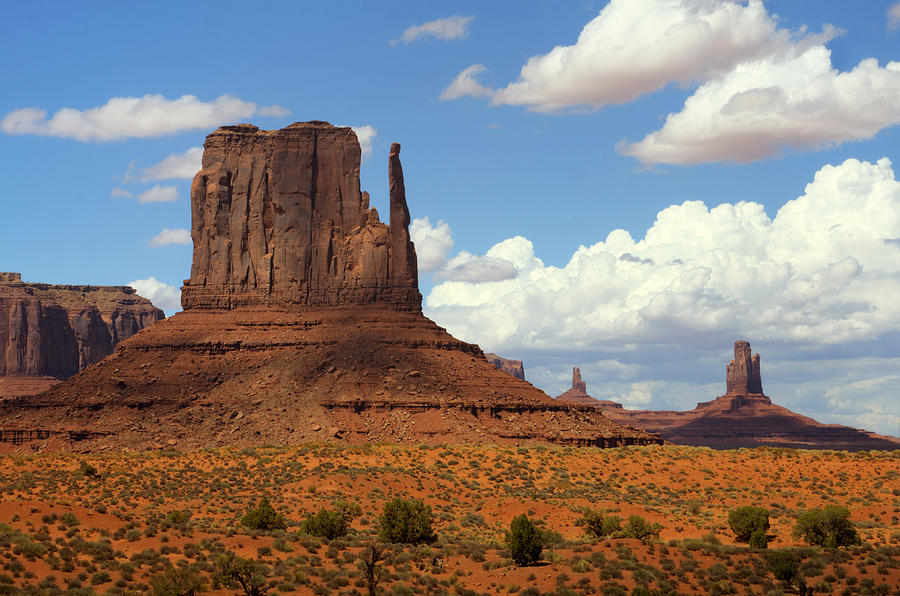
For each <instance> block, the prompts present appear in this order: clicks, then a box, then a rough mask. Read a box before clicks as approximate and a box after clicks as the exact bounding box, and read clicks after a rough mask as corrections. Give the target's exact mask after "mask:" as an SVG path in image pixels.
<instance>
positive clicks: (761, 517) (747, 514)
mask: <svg viewBox="0 0 900 596" xmlns="http://www.w3.org/2000/svg"><path fill="white" fill-rule="evenodd" d="M728 525H729V526H731V531H732V532H734V535H735V537H736V538H737V539H738V540H739V541H740V542H749V541H750V537H751V536H752V535H753V533H754V532H759V531H761V532H762V534H763V537H765V533H766V530H768V529H769V511H768V509H765V508H763V507H753V506H750V505H747V506H745V507H738V508H737V509H733V510H731V512H730V513H729V514H728Z"/></svg>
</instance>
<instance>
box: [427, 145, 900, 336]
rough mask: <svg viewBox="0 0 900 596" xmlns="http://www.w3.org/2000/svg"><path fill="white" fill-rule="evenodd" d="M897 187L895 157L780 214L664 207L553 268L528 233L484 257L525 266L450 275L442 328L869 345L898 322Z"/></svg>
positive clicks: (820, 178) (835, 179)
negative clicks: (644, 223) (471, 279)
mask: <svg viewBox="0 0 900 596" xmlns="http://www.w3.org/2000/svg"><path fill="white" fill-rule="evenodd" d="M897 237H900V183H898V182H897V181H896V180H895V179H894V174H893V170H892V169H891V164H890V161H889V160H887V159H886V158H885V159H882V160H880V161H879V162H878V163H877V164H872V163H867V162H860V161H857V160H853V159H850V160H847V161H846V162H844V163H843V164H841V165H838V166H825V167H823V168H822V169H821V170H820V171H819V172H817V173H816V175H815V179H814V180H813V182H812V183H810V184H809V185H808V186H807V188H806V194H804V195H803V196H801V197H799V198H797V199H795V200H793V201H789V202H788V203H786V204H785V205H784V206H783V207H782V208H781V209H780V210H779V211H778V213H777V214H776V216H775V217H774V218H772V219H770V218H769V216H768V215H767V214H766V212H765V210H764V208H763V206H762V205H761V204H759V203H754V202H740V203H737V204H728V203H725V204H722V205H719V206H717V207H714V208H712V209H710V208H708V207H707V206H706V205H705V204H704V203H703V202H701V201H687V202H685V203H683V204H681V205H672V206H670V207H667V208H666V209H664V210H663V211H661V212H660V213H659V214H658V215H657V218H656V221H655V222H654V224H653V226H652V227H651V228H650V229H649V230H648V231H647V233H646V234H645V236H644V238H642V239H640V240H637V241H635V240H634V239H633V238H632V237H631V235H630V234H629V233H628V232H626V231H624V230H613V231H612V232H610V233H609V235H608V236H607V238H606V240H605V241H601V242H597V243H596V244H594V245H592V246H589V247H584V246H582V247H580V248H579V249H578V250H577V251H576V252H575V254H574V255H572V258H571V260H570V261H569V262H568V264H567V265H566V266H565V267H562V268H557V267H548V266H545V265H544V264H543V262H542V261H541V260H540V259H539V258H537V256H535V255H534V252H533V247H532V245H531V242H529V241H528V240H527V239H525V238H522V237H516V238H511V239H508V240H505V241H503V242H501V243H499V244H497V245H495V246H494V247H493V248H492V249H491V250H489V251H488V252H487V254H486V255H485V256H486V257H493V258H502V259H505V260H507V261H509V262H510V263H512V264H513V266H514V267H515V269H516V270H517V272H518V273H517V275H516V276H515V277H511V278H509V279H505V280H502V281H498V282H496V283H493V284H486V283H479V284H470V283H464V282H459V281H456V282H446V283H443V284H440V285H438V286H436V287H435V288H434V289H433V290H432V292H431V294H430V295H429V296H428V306H429V308H430V309H432V311H433V312H435V313H436V314H437V313H440V318H441V321H442V323H444V324H447V326H448V327H449V328H450V329H451V330H453V331H454V332H457V333H459V334H460V335H461V336H463V337H464V338H469V339H478V341H484V342H485V343H487V344H489V345H492V346H493V345H501V346H513V347H523V346H526V345H530V346H535V345H540V346H545V347H548V348H549V347H559V348H562V347H572V346H573V345H576V344H578V345H582V346H594V345H600V344H603V343H604V342H607V341H615V342H618V341H623V340H628V341H652V342H658V341H674V340H680V339H684V338H685V337H688V336H702V335H705V334H708V333H722V334H726V335H727V334H733V333H745V334H751V335H753V336H754V337H758V338H778V339H780V340H783V341H799V342H805V341H811V340H814V339H815V338H821V339H820V340H816V341H825V342H844V341H851V340H853V341H860V340H869V339H872V338H874V337H877V336H878V335H879V334H880V332H881V331H882V330H884V329H896V328H898V327H900V303H897V302H896V301H894V300H893V298H892V297H893V296H894V295H897V293H898V292H900V247H896V246H894V245H892V244H890V243H886V242H885V239H892V238H897Z"/></svg>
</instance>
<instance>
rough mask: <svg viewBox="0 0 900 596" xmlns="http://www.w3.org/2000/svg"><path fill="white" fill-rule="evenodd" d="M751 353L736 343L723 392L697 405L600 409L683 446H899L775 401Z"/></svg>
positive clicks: (743, 344) (746, 345)
mask: <svg viewBox="0 0 900 596" xmlns="http://www.w3.org/2000/svg"><path fill="white" fill-rule="evenodd" d="M750 354H751V352H750V344H749V343H748V342H746V341H736V342H734V359H733V360H732V361H731V362H730V363H729V364H728V366H726V367H725V394H724V395H721V396H719V397H717V398H716V399H714V400H712V401H707V402H700V403H698V404H697V407H696V408H694V409H693V410H688V411H683V412H678V411H660V410H626V409H623V408H622V407H621V405H620V404H615V405H613V406H610V405H609V404H602V405H601V406H600V408H601V409H602V411H603V412H604V414H606V415H607V416H608V417H609V418H610V419H612V420H615V421H616V422H618V423H620V424H633V425H635V426H638V427H641V428H644V429H645V430H648V431H650V432H654V433H659V434H660V435H662V437H663V438H665V439H666V440H667V441H671V442H672V443H677V444H682V445H702V446H707V447H714V448H717V449H737V448H740V447H760V446H772V447H794V448H800V449H845V450H851V451H858V450H865V449H900V439H898V438H896V437H886V436H881V435H876V434H874V433H871V432H868V431H864V430H858V429H855V428H851V427H849V426H841V425H837V424H822V423H820V422H817V421H815V420H813V419H812V418H809V417H807V416H803V415H800V414H797V413H795V412H792V411H791V410H788V409H787V408H784V407H782V406H779V405H776V404H773V403H772V400H771V399H770V398H769V397H768V396H766V395H764V394H763V392H762V380H761V374H760V358H759V354H754V355H753V356H751V355H750Z"/></svg>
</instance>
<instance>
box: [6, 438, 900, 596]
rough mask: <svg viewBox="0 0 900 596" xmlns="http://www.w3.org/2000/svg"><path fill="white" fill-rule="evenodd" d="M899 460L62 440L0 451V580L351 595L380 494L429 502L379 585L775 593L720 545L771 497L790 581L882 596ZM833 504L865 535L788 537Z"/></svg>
mask: <svg viewBox="0 0 900 596" xmlns="http://www.w3.org/2000/svg"><path fill="white" fill-rule="evenodd" d="M897 459H898V453H896V452H894V453H877V452H873V453H864V454H858V453H842V452H827V451H794V450H789V449H756V450H748V449H740V450H736V451H725V452H716V451H713V450H710V449H704V448H693V447H668V446H667V447H658V446H654V447H633V448H623V449H615V450H595V449H580V448H572V447H565V448H562V447H508V446H494V447H467V446H452V447H451V446H437V447H435V446H427V445H422V446H415V447H403V446H393V445H365V446H360V447H338V446H334V445H304V446H301V447H290V448H286V447H256V448H248V449H221V450H216V449H205V450H201V451H197V452H193V453H177V452H174V451H164V452H156V453H141V454H134V453H129V454H104V455H96V456H91V458H90V463H89V465H90V466H91V467H92V468H93V470H94V471H96V473H91V471H90V469H87V470H86V467H85V466H84V465H83V463H84V462H85V460H84V459H82V458H80V457H79V456H75V455H70V454H15V455H2V456H0V594H3V593H5V591H6V592H8V591H9V590H13V593H18V591H20V590H21V591H25V592H26V593H28V592H29V591H30V592H33V593H42V592H41V591H43V592H46V593H56V592H59V591H65V590H70V593H73V594H74V593H84V594H89V593H98V594H99V593H109V594H144V593H149V592H150V590H151V583H152V582H153V581H156V582H157V583H159V582H160V581H162V580H161V579H160V578H169V579H170V580H172V581H175V580H174V579H172V578H179V577H187V578H196V577H199V578H201V579H200V580H197V581H200V582H201V583H202V582H203V581H207V582H209V583H210V584H213V583H215V577H214V576H215V573H214V572H215V566H216V562H217V561H220V560H222V557H223V556H225V555H226V554H227V553H233V555H234V556H235V557H239V558H240V559H242V560H251V561H255V562H256V563H257V564H258V566H253V567H252V569H255V570H257V571H259V572H260V573H262V574H263V575H264V577H263V580H264V581H263V583H264V584H265V586H266V587H267V588H269V593H270V594H271V593H289V592H292V591H299V592H301V593H334V594H341V593H343V594H351V593H357V592H358V593H364V592H365V591H366V589H365V587H364V586H365V581H364V578H363V577H362V571H361V570H360V569H359V568H358V566H357V562H358V559H359V555H360V553H361V552H362V551H363V549H364V548H365V547H366V546H367V545H368V544H370V543H371V541H372V540H375V539H377V534H378V530H379V524H378V523H377V516H378V514H379V513H380V512H381V511H382V509H383V507H384V504H385V503H387V502H388V501H391V500H392V499H395V498H402V499H412V498H415V499H421V500H423V501H424V502H425V504H427V505H429V506H430V507H431V509H432V519H433V525H434V530H435V532H436V534H437V541H436V542H434V543H432V544H428V545H418V546H408V545H385V547H384V548H385V549H386V550H385V559H384V561H383V563H381V564H383V565H384V566H385V574H384V577H383V579H382V581H381V583H380V584H379V589H380V590H383V591H384V592H385V593H391V594H393V593H415V594H443V593H446V594H457V593H458V594H468V593H477V594H485V593H488V594H501V593H502V594H530V593H538V592H543V593H546V592H552V593H558V594H569V593H575V594H595V593H596V594H606V593H609V594H617V593H623V594H667V593H677V594H691V593H697V594H714V593H715V594H728V593H738V594H744V593H750V594H767V593H776V592H777V590H780V589H782V585H781V583H780V580H777V579H776V578H775V576H774V575H773V573H772V570H771V568H770V565H769V564H768V562H767V561H766V560H765V559H764V558H763V554H764V553H762V552H760V551H756V550H752V549H750V548H748V547H746V546H745V545H744V544H736V543H735V541H734V534H733V532H732V531H731V530H730V528H729V524H728V514H729V512H731V511H733V510H734V509H736V508H738V507H741V506H745V505H750V504H752V505H756V506H763V507H765V508H766V509H768V511H769V518H770V522H771V527H770V529H769V530H768V540H769V546H770V548H772V549H784V548H788V549H791V552H792V553H794V554H795V555H796V557H797V560H798V577H800V578H801V579H802V580H803V581H804V582H806V585H807V586H808V587H810V588H812V589H813V590H814V591H816V593H843V592H845V591H846V593H876V594H878V593H886V594H891V593H898V592H897V591H896V588H895V587H894V586H897V585H900V520H898V518H900V490H898V489H897V478H898V473H897V472H896V462H897ZM260 495H269V496H270V498H271V503H273V504H274V505H275V509H276V510H277V514H279V515H281V516H283V521H284V524H283V527H282V524H280V523H278V524H275V525H274V526H272V527H268V526H267V527H266V528H256V527H251V526H252V525H251V526H248V525H247V524H242V523H241V522H242V518H243V516H244V515H245V514H246V513H247V511H248V510H250V509H252V508H253V507H257V506H258V502H259V497H260ZM338 502H348V503H358V504H359V506H360V512H361V513H362V515H361V516H359V517H358V518H356V519H353V520H352V523H351V524H350V527H349V532H348V533H347V534H346V536H343V537H340V538H336V539H334V540H329V539H327V538H321V537H316V536H310V535H308V534H305V533H304V532H303V531H302V529H303V528H302V522H303V521H304V520H306V519H308V518H309V517H310V515H311V514H310V512H315V511H319V512H321V511H323V510H329V511H330V510H331V509H333V508H334V503H338ZM831 504H839V505H841V506H845V507H847V508H848V509H849V510H850V512H851V519H852V521H853V522H854V524H855V526H856V528H857V530H858V532H859V534H860V538H861V540H862V544H861V545H859V546H852V547H850V548H847V549H841V550H836V551H830V550H822V549H819V548H812V547H802V546H801V545H800V543H799V541H798V539H797V538H794V537H793V536H792V535H791V531H792V529H793V527H794V525H795V523H796V520H797V518H798V516H799V515H800V513H801V512H802V511H806V510H809V509H814V508H822V507H824V506H827V505H831ZM601 510H602V512H603V513H602V519H599V520H594V521H597V522H598V523H601V525H600V526H599V527H600V528H602V521H603V520H605V519H613V518H618V519H619V520H621V528H620V529H621V530H622V532H621V533H620V534H616V533H615V532H603V531H601V532H599V533H600V534H602V535H597V533H595V532H590V533H589V534H590V536H588V535H586V529H587V527H586V526H585V524H584V522H583V523H582V525H576V522H577V521H578V520H579V519H580V518H584V517H585V512H586V511H594V512H597V511H601ZM522 514H525V515H527V516H528V517H529V518H530V519H532V520H534V523H535V525H536V527H537V528H538V529H539V530H540V532H541V535H542V537H543V538H544V539H545V550H544V554H543V560H542V562H540V564H538V565H537V566H534V567H521V568H520V567H516V566H514V565H513V564H512V561H511V559H510V554H509V552H508V550H507V548H506V547H505V545H504V536H505V532H506V531H507V530H508V529H509V524H510V521H511V520H512V519H513V518H514V517H516V516H518V515H522ZM634 516H637V517H639V518H640V519H642V520H645V523H642V524H638V523H637V519H636V518H635V521H634V522H633V524H632V526H633V528H634V529H635V530H638V529H642V530H647V529H652V528H653V524H659V526H660V527H659V528H658V530H659V537H658V538H656V537H655V536H654V535H653V532H649V535H647V533H646V532H644V531H641V532H634V533H633V534H634V535H635V536H637V535H642V536H643V537H644V538H645V541H644V542H642V541H640V540H637V539H632V538H627V537H624V536H627V535H628V533H627V532H624V530H625V528H626V527H628V523H627V522H628V520H629V519H630V518H633V517H634ZM354 517H355V516H354ZM638 525H640V526H641V527H640V528H638ZM610 536H612V537H610ZM247 568H248V569H251V566H249V565H248V567H247ZM181 570H186V571H181ZM167 574H168V575H167ZM167 581H168V580H167ZM185 581H187V580H185ZM222 581H224V580H222ZM220 583H221V582H220ZM5 586H14V587H10V588H6V587H5ZM883 586H888V588H884V587H883ZM354 590H355V591H356V592H354ZM885 590H886V591H885ZM218 593H222V594H224V593H231V592H222V591H220V592H218Z"/></svg>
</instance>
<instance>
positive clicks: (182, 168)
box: [141, 147, 203, 182]
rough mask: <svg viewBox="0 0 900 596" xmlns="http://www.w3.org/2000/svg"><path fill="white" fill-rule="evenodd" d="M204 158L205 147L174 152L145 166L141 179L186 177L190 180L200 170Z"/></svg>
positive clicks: (145, 180)
mask: <svg viewBox="0 0 900 596" xmlns="http://www.w3.org/2000/svg"><path fill="white" fill-rule="evenodd" d="M202 158H203V147H191V148H190V149H188V150H187V151H185V152H184V153H173V154H172V155H169V156H168V157H166V158H165V159H164V160H162V161H161V162H159V163H157V164H154V165H152V166H149V167H146V168H144V171H143V173H142V174H141V180H142V181H144V182H147V181H149V180H171V179H172V178H186V179H188V180H190V179H191V178H193V177H194V176H195V175H196V174H197V172H199V171H200V167H201V164H200V162H201V160H202Z"/></svg>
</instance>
